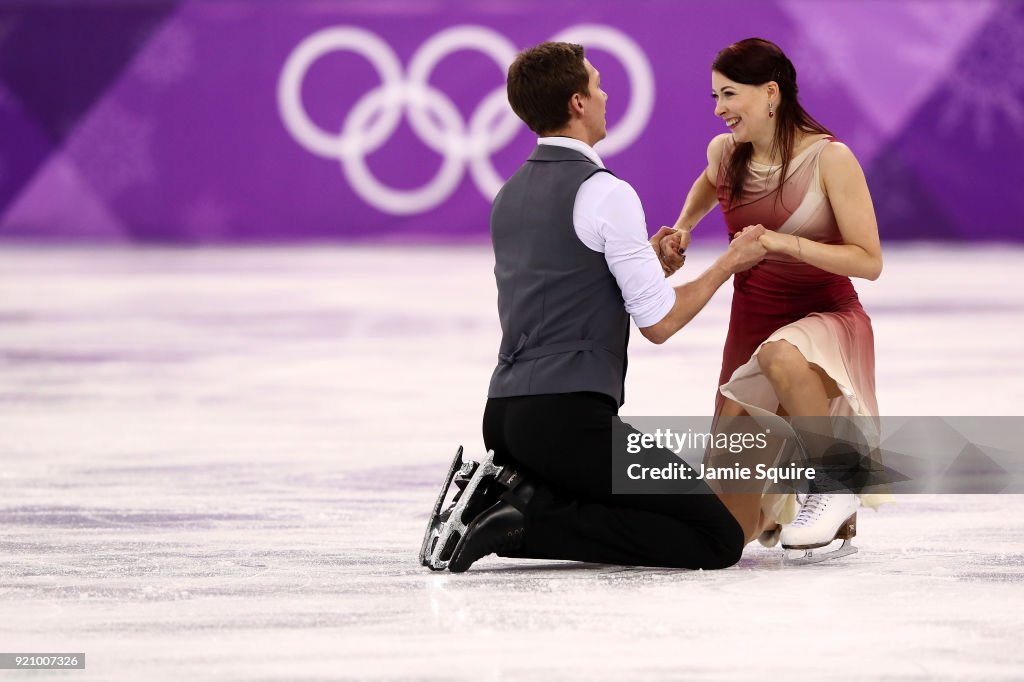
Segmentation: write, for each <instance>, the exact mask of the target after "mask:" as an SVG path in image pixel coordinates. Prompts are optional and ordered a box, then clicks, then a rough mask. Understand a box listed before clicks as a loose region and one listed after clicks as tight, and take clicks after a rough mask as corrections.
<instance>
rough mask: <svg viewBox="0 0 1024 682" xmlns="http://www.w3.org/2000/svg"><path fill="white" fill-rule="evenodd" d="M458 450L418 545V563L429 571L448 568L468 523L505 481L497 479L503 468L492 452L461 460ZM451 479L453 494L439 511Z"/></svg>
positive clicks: (495, 497)
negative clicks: (453, 485)
mask: <svg viewBox="0 0 1024 682" xmlns="http://www.w3.org/2000/svg"><path fill="white" fill-rule="evenodd" d="M462 452H463V451H462V447H461V446H460V447H459V449H458V451H457V452H456V453H455V457H454V459H452V463H451V466H450V467H449V468H448V474H447V476H446V477H445V480H444V484H443V485H442V486H441V492H440V493H439V494H438V496H437V501H436V502H435V503H434V508H433V510H432V511H431V514H430V519H429V521H428V522H427V530H426V533H425V534H424V536H423V544H422V545H421V547H420V554H419V557H420V564H422V565H423V566H427V567H428V568H430V569H431V570H433V571H443V570H445V569H446V568H447V567H448V562H449V561H450V560H451V556H452V553H453V552H454V550H455V546H456V545H457V544H458V542H459V541H460V540H461V539H462V537H463V536H464V535H465V534H466V528H467V527H468V525H469V524H470V522H472V520H473V519H474V518H475V517H476V516H477V515H479V514H480V512H482V511H484V510H485V509H487V508H488V507H490V506H491V505H493V504H494V503H495V502H496V501H497V500H498V496H499V495H500V494H501V491H502V490H504V489H505V484H507V483H508V481H505V480H499V479H500V478H501V477H502V474H503V473H504V471H505V470H504V468H503V467H499V466H495V464H494V452H493V451H489V452H488V453H487V455H486V456H485V457H484V459H483V460H482V461H481V462H474V461H472V460H467V461H463V459H462ZM513 475H514V474H513ZM506 478H507V477H506ZM453 482H454V483H455V486H456V488H457V491H456V493H455V496H454V498H453V499H452V501H451V504H450V505H449V507H448V508H447V509H445V510H444V511H441V509H442V507H444V503H445V500H446V499H447V498H448V495H449V493H450V492H451V487H452V483H453Z"/></svg>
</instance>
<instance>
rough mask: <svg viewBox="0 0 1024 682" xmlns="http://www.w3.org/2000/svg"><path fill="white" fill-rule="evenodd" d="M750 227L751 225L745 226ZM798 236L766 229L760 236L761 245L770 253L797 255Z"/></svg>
mask: <svg viewBox="0 0 1024 682" xmlns="http://www.w3.org/2000/svg"><path fill="white" fill-rule="evenodd" d="M743 229H744V230H748V229H750V228H749V227H746V228H743ZM796 240H797V237H795V236H793V235H791V234H779V233H778V232H775V231H773V230H765V231H764V234H762V235H761V236H760V237H758V241H759V242H761V246H763V247H764V250H765V251H767V252H768V253H784V254H787V255H790V256H795V255H796V245H797V244H796Z"/></svg>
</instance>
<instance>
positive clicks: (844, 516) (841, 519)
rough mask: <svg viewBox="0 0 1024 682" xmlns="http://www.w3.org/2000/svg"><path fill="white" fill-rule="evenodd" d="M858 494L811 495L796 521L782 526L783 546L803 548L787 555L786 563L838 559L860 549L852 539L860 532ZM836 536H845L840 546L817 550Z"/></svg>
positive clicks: (798, 563) (802, 563)
mask: <svg viewBox="0 0 1024 682" xmlns="http://www.w3.org/2000/svg"><path fill="white" fill-rule="evenodd" d="M857 504H858V501H857V496H856V495H852V494H833V495H820V494H819V495H808V496H807V499H806V500H805V501H804V505H803V507H801V508H800V512H799V513H798V514H797V515H796V518H795V519H793V523H790V524H787V525H785V526H783V527H782V547H783V549H786V550H789V549H797V550H803V554H802V555H800V556H797V557H794V558H789V556H788V555H787V556H786V558H785V559H784V563H786V564H787V565H791V566H800V565H805V564H816V563H818V562H820V561H825V560H827V559H838V558H839V557H844V556H849V555H850V554H854V553H855V552H856V551H857V548H856V547H854V546H853V545H851V544H850V540H851V539H853V537H854V536H855V535H857ZM834 540H842V541H843V544H842V546H840V547H839V549H836V550H833V551H831V552H822V553H820V554H815V553H814V550H815V549H818V548H819V547H825V546H827V545H828V544H830V543H831V542H832V541H834Z"/></svg>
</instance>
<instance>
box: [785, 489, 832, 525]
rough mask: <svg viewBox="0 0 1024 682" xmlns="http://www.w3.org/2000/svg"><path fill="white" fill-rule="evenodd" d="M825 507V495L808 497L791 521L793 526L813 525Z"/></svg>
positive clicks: (826, 501)
mask: <svg viewBox="0 0 1024 682" xmlns="http://www.w3.org/2000/svg"><path fill="white" fill-rule="evenodd" d="M827 506H828V496H827V495H808V496H807V501H806V502H804V506H802V507H800V511H799V513H797V515H796V518H795V519H793V525H794V526H806V525H807V524H809V523H813V522H814V521H816V520H817V519H818V517H820V516H821V514H822V512H824V511H825V507H827Z"/></svg>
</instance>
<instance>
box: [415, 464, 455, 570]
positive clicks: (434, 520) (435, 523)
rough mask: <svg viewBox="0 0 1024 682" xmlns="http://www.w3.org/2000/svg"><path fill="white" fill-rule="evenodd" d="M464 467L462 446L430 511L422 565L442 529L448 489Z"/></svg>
mask: <svg viewBox="0 0 1024 682" xmlns="http://www.w3.org/2000/svg"><path fill="white" fill-rule="evenodd" d="M461 468H462V446H461V445H460V446H459V449H458V450H456V451H455V457H454V458H453V459H452V464H451V466H450V467H448V475H447V476H445V479H444V484H443V485H442V486H441V493H440V494H439V495H438V496H437V502H435V503H434V509H433V511H432V512H431V513H430V519H429V520H428V521H427V532H426V533H424V535H423V544H422V545H420V565H421V566H426V565H428V563H429V561H428V559H429V556H430V551H431V550H432V549H433V547H434V541H435V540H436V539H437V536H438V532H439V531H440V529H441V507H443V506H444V500H445V498H446V497H447V496H448V490H449V489H450V488H451V487H452V479H454V478H455V475H456V474H457V473H458V472H459V469H461Z"/></svg>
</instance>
